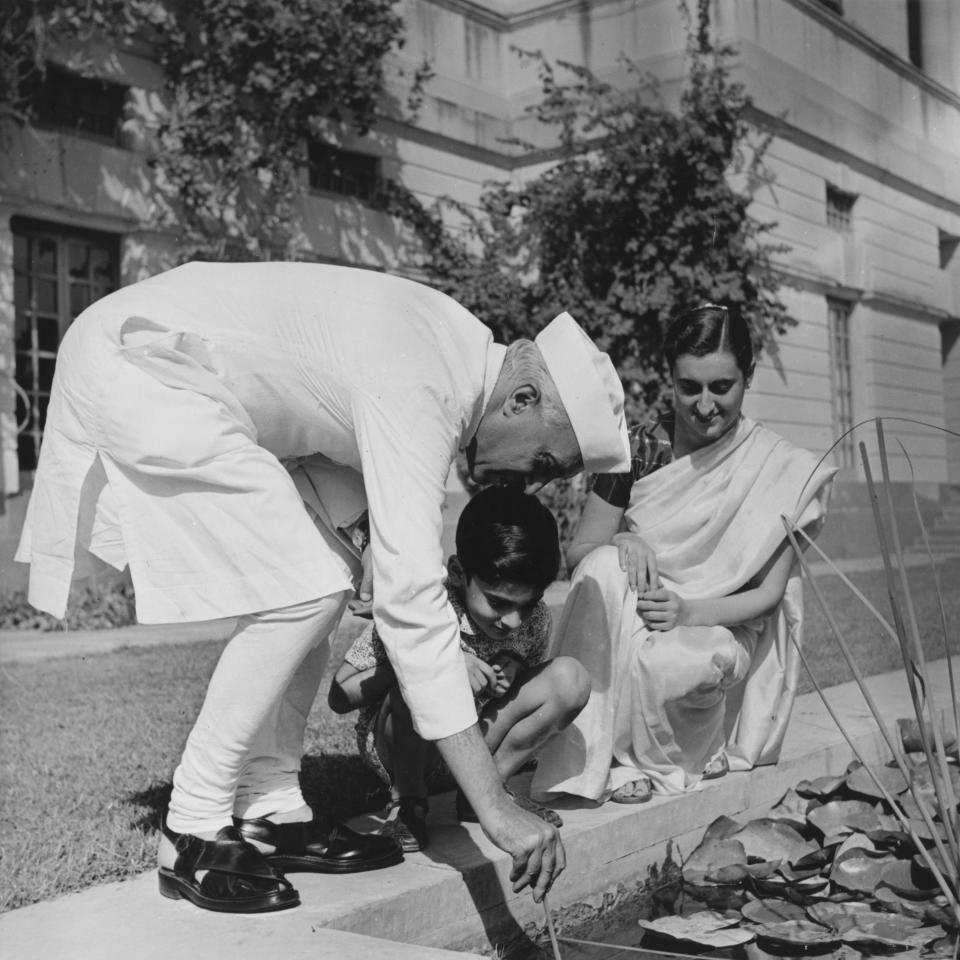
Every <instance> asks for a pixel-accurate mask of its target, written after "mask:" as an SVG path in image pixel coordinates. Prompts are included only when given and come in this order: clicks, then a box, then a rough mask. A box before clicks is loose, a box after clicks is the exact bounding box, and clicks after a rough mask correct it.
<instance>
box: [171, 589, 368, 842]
mask: <svg viewBox="0 0 960 960" xmlns="http://www.w3.org/2000/svg"><path fill="white" fill-rule="evenodd" d="M349 596H350V595H349V593H347V592H342V593H337V594H333V595H331V596H328V597H322V598H319V599H317V600H310V601H307V602H306V603H300V604H297V605H295V606H291V607H285V608H283V609H280V610H270V611H266V612H263V613H258V614H253V615H251V616H246V617H241V618H240V620H239V622H238V624H237V629H236V632H235V633H234V635H233V637H232V638H231V640H230V642H229V643H228V644H227V646H226V648H225V649H224V651H223V654H222V655H221V657H220V661H219V662H218V663H217V666H216V668H215V669H214V672H213V676H212V677H211V678H210V685H209V687H208V688H207V695H206V698H205V700H204V702H203V706H202V707H201V709H200V714H199V716H198V717H197V721H196V723H195V724H194V727H193V730H192V731H191V733H190V736H189V737H188V738H187V745H186V747H185V748H184V752H183V758H182V759H181V761H180V765H179V766H178V767H177V769H176V772H175V773H174V775H173V795H172V796H171V798H170V811H169V813H168V814H167V825H168V826H169V827H170V829H171V830H174V831H176V832H177V833H193V834H196V833H203V832H215V831H217V830H219V829H220V828H221V827H225V826H228V825H229V824H230V823H231V822H232V817H233V816H239V817H247V818H254V817H262V816H266V815H267V814H272V813H281V812H286V811H289V810H293V809H295V808H297V807H299V806H301V805H302V804H303V802H304V800H303V795H302V793H301V792H300V758H301V755H302V752H303V738H304V733H305V731H306V725H307V717H308V715H309V713H310V708H311V706H312V705H313V701H314V698H315V697H316V694H317V688H318V687H319V685H320V678H321V676H322V675H323V671H324V668H325V667H326V664H327V659H328V657H329V653H330V635H331V633H332V632H333V630H334V629H335V628H336V626H337V624H338V623H339V622H340V617H341V616H342V614H343V611H344V608H345V606H346V602H347V599H348V597H349Z"/></svg>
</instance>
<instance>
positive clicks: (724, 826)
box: [703, 816, 743, 840]
mask: <svg viewBox="0 0 960 960" xmlns="http://www.w3.org/2000/svg"><path fill="white" fill-rule="evenodd" d="M742 826H743V825H742V824H739V823H737V821H736V820H734V819H733V818H732V817H727V816H720V817H717V819H716V820H714V821H713V823H711V824H710V825H709V826H708V827H707V829H706V830H704V832H703V839H704V840H726V839H727V838H728V837H732V836H733V835H734V834H735V833H736V832H737V831H738V830H740V829H742Z"/></svg>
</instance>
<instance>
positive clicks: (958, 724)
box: [897, 441, 960, 819]
mask: <svg viewBox="0 0 960 960" xmlns="http://www.w3.org/2000/svg"><path fill="white" fill-rule="evenodd" d="M897 442H898V443H899V441H897ZM900 451H901V452H902V453H903V456H904V458H905V459H906V461H907V465H908V466H909V467H910V477H911V481H912V482H911V484H910V492H911V494H912V499H913V512H914V514H915V515H916V518H917V521H918V522H919V524H920V536H921V538H922V539H923V549H924V552H925V553H926V555H927V560H928V561H929V563H930V577H931V579H932V580H933V585H934V589H935V590H936V594H937V607H938V610H939V613H940V629H941V631H942V633H943V655H944V656H945V657H946V660H947V679H948V681H949V684H950V702H951V703H952V704H953V728H954V730H956V731H957V736H958V737H960V697H958V696H957V682H956V678H955V676H954V672H953V662H952V659H951V650H950V631H949V629H948V628H947V611H946V608H945V607H944V604H943V593H942V592H941V590H940V574H939V573H938V572H937V561H936V560H935V559H934V556H933V550H932V549H931V548H930V538H929V537H928V536H927V525H926V524H925V523H924V522H923V513H922V512H921V510H920V499H919V498H918V497H917V487H916V482H915V480H916V474H915V473H914V471H913V461H912V460H911V459H910V457H909V456H908V454H907V451H906V450H905V449H904V447H903V444H902V443H900ZM956 817H960V811H955V819H956Z"/></svg>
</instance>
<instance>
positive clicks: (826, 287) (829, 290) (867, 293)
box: [773, 262, 957, 324]
mask: <svg viewBox="0 0 960 960" xmlns="http://www.w3.org/2000/svg"><path fill="white" fill-rule="evenodd" d="M773 270H774V272H775V273H776V274H777V275H778V276H780V277H781V278H782V281H783V286H785V287H794V288H795V289H799V290H806V291H808V292H810V293H816V294H819V295H821V296H824V297H834V298H836V299H837V300H847V301H849V302H850V303H862V304H863V305H864V306H867V307H873V308H875V309H878V310H883V311H885V312H887V313H895V314H897V315H898V316H901V317H909V318H911V319H913V320H922V321H924V322H926V323H935V324H941V323H943V322H944V321H947V320H953V319H957V318H955V317H953V316H952V315H951V314H950V312H949V311H947V310H944V309H943V308H942V307H934V306H931V305H930V304H926V303H918V302H917V301H915V300H907V299H906V298H904V297H901V296H899V295H898V294H896V293H890V292H887V291H884V290H873V289H866V288H864V287H854V286H850V285H849V284H846V283H840V282H838V281H837V280H834V279H833V278H831V277H829V276H827V275H826V274H823V273H816V272H814V271H812V270H807V269H804V268H803V267H799V266H795V265H792V264H789V263H783V262H778V263H776V264H773Z"/></svg>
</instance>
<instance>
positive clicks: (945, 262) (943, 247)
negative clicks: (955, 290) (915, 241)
mask: <svg viewBox="0 0 960 960" xmlns="http://www.w3.org/2000/svg"><path fill="white" fill-rule="evenodd" d="M937 242H938V244H939V247H940V269H941V270H946V269H947V267H949V266H950V264H951V263H952V261H953V255H954V254H955V253H956V252H957V247H958V246H960V237H958V236H955V235H954V234H952V233H947V232H946V231H945V230H939V229H938V230H937Z"/></svg>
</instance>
